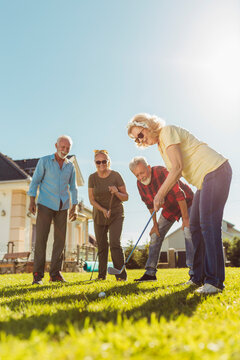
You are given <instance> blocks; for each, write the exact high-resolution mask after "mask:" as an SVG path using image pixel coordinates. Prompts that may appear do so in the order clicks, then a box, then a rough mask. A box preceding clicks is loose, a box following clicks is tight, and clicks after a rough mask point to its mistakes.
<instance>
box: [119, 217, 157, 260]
mask: <svg viewBox="0 0 240 360" xmlns="http://www.w3.org/2000/svg"><path fill="white" fill-rule="evenodd" d="M154 214H155V211H153V213H152V215H151V217H150V219H149V220H148V222H147V224H146V226H145V228H144V229H143V231H142V233H141V235H140V236H139V238H138V241H137V242H136V244H135V245H134V247H133V249H132V251H131V252H130V254H129V255H128V258H127V260H126V261H125V263H124V265H123V266H124V267H125V265H126V264H127V263H128V261H129V259H130V257H131V256H132V253H133V252H134V250H135V248H136V246H137V244H138V243H139V241H140V239H141V237H142V236H143V233H144V231H145V230H146V228H147V227H148V224H149V223H150V221H151V220H152V217H153V215H154Z"/></svg>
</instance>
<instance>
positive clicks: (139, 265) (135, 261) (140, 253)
mask: <svg viewBox="0 0 240 360" xmlns="http://www.w3.org/2000/svg"><path fill="white" fill-rule="evenodd" d="M133 247H134V244H133V241H132V240H131V241H129V242H128V246H127V248H126V250H125V259H127V258H128V256H129V254H130V252H131V251H132V249H133ZM148 248H149V245H148V244H146V245H145V247H144V249H138V248H136V249H135V250H134V252H133V254H132V256H131V258H130V259H129V262H128V263H127V265H126V267H127V269H143V268H144V267H145V264H146V262H147V258H148Z"/></svg>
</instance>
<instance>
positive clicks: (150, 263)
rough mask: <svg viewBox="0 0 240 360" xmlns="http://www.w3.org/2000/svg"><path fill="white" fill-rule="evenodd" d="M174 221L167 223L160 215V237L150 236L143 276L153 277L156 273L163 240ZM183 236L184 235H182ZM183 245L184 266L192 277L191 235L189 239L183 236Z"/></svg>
mask: <svg viewBox="0 0 240 360" xmlns="http://www.w3.org/2000/svg"><path fill="white" fill-rule="evenodd" d="M174 222H175V221H169V220H167V219H165V218H164V217H163V216H162V215H160V218H159V220H158V229H159V233H160V236H158V235H157V234H155V233H154V234H152V235H151V240H150V244H149V255H148V259H147V263H146V266H145V269H146V272H145V274H147V275H151V276H154V275H155V274H156V272H157V265H158V262H159V257H160V251H161V247H162V243H163V240H164V238H165V236H166V234H167V232H168V230H169V229H170V228H171V227H172V225H173V224H174ZM189 233H190V232H189ZM184 236H185V233H184ZM185 245H186V265H187V266H188V267H189V275H190V276H192V275H193V269H192V268H193V254H194V253H193V244H192V240H191V235H190V237H189V235H188V236H185Z"/></svg>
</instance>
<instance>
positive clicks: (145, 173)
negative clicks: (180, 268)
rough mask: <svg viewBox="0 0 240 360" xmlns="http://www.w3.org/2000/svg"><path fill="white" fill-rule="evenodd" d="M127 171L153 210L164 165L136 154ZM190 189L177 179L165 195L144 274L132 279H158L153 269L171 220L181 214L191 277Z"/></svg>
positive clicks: (165, 173) (155, 269)
mask: <svg viewBox="0 0 240 360" xmlns="http://www.w3.org/2000/svg"><path fill="white" fill-rule="evenodd" d="M129 168H130V170H131V171H132V172H133V174H134V175H135V176H136V178H137V187H138V191H139V194H140V196H141V198H142V201H143V202H144V203H145V204H146V206H147V208H148V209H149V211H150V213H151V214H152V213H153V210H154V206H153V200H154V197H155V195H156V194H157V192H158V190H159V188H160V187H161V185H162V184H163V182H164V181H165V179H166V177H167V175H168V171H167V169H166V168H165V167H163V166H154V167H152V168H151V166H150V165H148V163H147V160H146V159H145V158H144V157H135V158H134V159H133V160H132V161H131V162H130V164H129ZM192 200H193V192H192V190H191V189H190V187H189V186H188V185H186V184H184V183H183V182H182V181H180V180H179V181H178V182H177V183H176V184H175V185H174V187H173V188H172V189H171V190H170V191H169V192H168V194H167V196H166V197H165V202H164V204H163V206H162V212H161V215H160V217H159V219H158V221H157V216H156V213H155V214H154V215H153V227H152V229H151V231H150V237H151V240H150V245H149V255H148V260H147V263H146V266H145V269H146V271H145V274H144V275H143V276H142V277H141V278H140V279H135V281H154V280H157V278H156V272H157V265H158V261H159V257H160V251H161V246H162V242H163V240H164V238H165V235H166V234H167V232H168V231H169V229H170V228H171V227H172V225H173V224H174V222H175V221H176V220H177V221H179V219H180V218H181V217H182V229H184V236H185V245H186V265H187V266H188V267H189V275H190V280H191V278H192V276H193V269H192V267H193V255H194V253H193V244H192V239H191V233H190V230H189V214H188V213H189V208H190V206H191V204H192Z"/></svg>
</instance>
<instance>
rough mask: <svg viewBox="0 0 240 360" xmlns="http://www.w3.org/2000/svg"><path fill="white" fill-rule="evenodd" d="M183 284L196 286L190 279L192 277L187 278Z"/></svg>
mask: <svg viewBox="0 0 240 360" xmlns="http://www.w3.org/2000/svg"><path fill="white" fill-rule="evenodd" d="M184 285H191V286H197V284H196V283H195V282H194V281H192V279H190V280H188V281H187V282H185V284H184Z"/></svg>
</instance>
